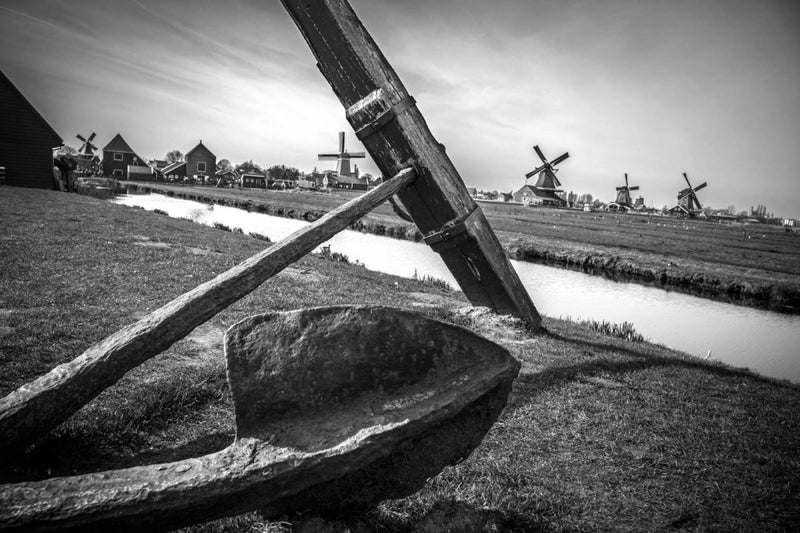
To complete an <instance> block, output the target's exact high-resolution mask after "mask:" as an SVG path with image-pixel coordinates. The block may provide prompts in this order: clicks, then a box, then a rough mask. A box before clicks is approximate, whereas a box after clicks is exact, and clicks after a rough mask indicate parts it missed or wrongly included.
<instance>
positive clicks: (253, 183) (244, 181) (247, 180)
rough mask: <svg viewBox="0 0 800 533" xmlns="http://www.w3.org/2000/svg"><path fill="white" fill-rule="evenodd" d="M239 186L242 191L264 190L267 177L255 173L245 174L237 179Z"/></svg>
mask: <svg viewBox="0 0 800 533" xmlns="http://www.w3.org/2000/svg"><path fill="white" fill-rule="evenodd" d="M239 185H240V186H241V187H242V188H243V189H266V188H267V176H265V175H264V174H260V173H256V172H245V173H244V174H242V175H241V177H240V178H239Z"/></svg>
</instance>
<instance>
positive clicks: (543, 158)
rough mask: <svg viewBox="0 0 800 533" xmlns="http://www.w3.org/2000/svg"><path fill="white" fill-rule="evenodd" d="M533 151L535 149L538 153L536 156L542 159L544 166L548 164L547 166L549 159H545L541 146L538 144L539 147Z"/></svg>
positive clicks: (536, 146) (535, 147)
mask: <svg viewBox="0 0 800 533" xmlns="http://www.w3.org/2000/svg"><path fill="white" fill-rule="evenodd" d="M533 149H534V151H535V152H536V154H537V155H538V156H539V159H541V160H542V163H544V164H545V165H546V164H547V159H545V157H544V154H543V153H542V151H541V150H539V145H538V144H537V145H535V146H534V147H533Z"/></svg>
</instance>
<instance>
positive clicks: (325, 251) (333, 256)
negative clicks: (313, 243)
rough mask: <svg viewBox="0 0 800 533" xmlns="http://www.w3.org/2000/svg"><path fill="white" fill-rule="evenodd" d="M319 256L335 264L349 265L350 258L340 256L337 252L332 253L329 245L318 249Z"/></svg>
mask: <svg viewBox="0 0 800 533" xmlns="http://www.w3.org/2000/svg"><path fill="white" fill-rule="evenodd" d="M319 255H321V256H322V257H324V258H325V259H328V260H330V261H333V262H335V263H349V262H350V258H349V257H347V256H346V255H344V254H340V253H339V252H332V251H331V245H330V244H326V245H325V246H323V247H322V248H320V249H319Z"/></svg>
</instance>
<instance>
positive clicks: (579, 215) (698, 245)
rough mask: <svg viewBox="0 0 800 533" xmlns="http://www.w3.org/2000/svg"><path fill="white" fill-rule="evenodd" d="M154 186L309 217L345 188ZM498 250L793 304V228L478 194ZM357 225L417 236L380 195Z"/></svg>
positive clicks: (710, 293)
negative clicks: (531, 203) (553, 205)
mask: <svg viewBox="0 0 800 533" xmlns="http://www.w3.org/2000/svg"><path fill="white" fill-rule="evenodd" d="M143 187H148V188H154V189H156V190H161V191H164V192H168V193H172V194H175V195H181V196H185V197H190V198H195V199H198V200H203V199H210V200H212V201H223V202H225V203H227V204H228V205H237V206H240V207H244V208H247V209H252V210H261V211H264V212H266V213H269V214H274V215H278V216H289V217H293V218H312V219H313V218H316V217H319V216H320V215H321V213H323V212H326V211H329V210H331V209H333V208H335V207H337V206H338V205H341V204H342V203H343V202H345V201H347V200H348V199H350V198H352V197H353V193H348V192H345V191H341V192H334V193H315V192H300V191H291V192H280V191H265V190H256V189H247V190H239V189H214V188H209V187H182V186H177V185H163V184H143ZM480 205H481V208H482V209H483V211H484V212H485V213H486V216H487V218H488V219H489V221H490V223H491V225H492V228H493V229H494V230H495V232H496V233H497V235H498V237H499V239H500V242H501V243H502V245H503V247H504V248H505V249H506V251H507V253H508V254H509V255H510V256H511V257H513V258H516V259H520V260H524V261H531V262H537V263H545V264H551V265H554V266H560V267H566V268H573V269H579V270H582V271H585V272H587V273H592V274H599V275H604V276H607V277H611V278H614V279H620V280H629V281H634V282H639V283H644V284H649V285H655V286H662V287H665V288H669V289H670V290H678V291H682V292H687V293H691V294H695V295H698V296H702V297H709V298H715V299H721V300H725V301H731V302H734V303H741V304H744V305H752V306H756V307H768V308H771V309H775V310H778V311H784V312H800V232H794V231H788V232H787V231H785V230H784V229H783V228H779V227H775V226H765V225H751V226H744V225H731V224H720V223H718V222H712V221H703V220H679V219H675V218H671V217H659V216H652V217H651V216H642V215H636V214H616V213H584V212H582V211H576V210H566V209H549V208H531V207H524V206H520V205H515V204H504V203H497V202H481V204H480ZM358 229H361V230H362V231H367V232H370V233H377V234H379V235H387V236H391V237H399V238H406V239H416V240H419V239H420V238H421V235H419V232H417V231H416V229H415V228H414V226H413V225H412V224H411V223H408V222H405V221H403V220H402V219H401V218H400V217H398V216H397V215H396V214H395V213H394V212H393V211H392V209H391V207H390V206H389V205H388V204H384V205H382V206H380V207H379V208H378V209H376V210H375V211H374V212H372V213H370V214H369V215H368V216H367V217H366V218H365V219H364V222H363V223H362V224H360V225H359V227H358Z"/></svg>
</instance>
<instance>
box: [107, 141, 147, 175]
mask: <svg viewBox="0 0 800 533" xmlns="http://www.w3.org/2000/svg"><path fill="white" fill-rule="evenodd" d="M141 167H144V168H141ZM103 176H105V177H107V178H117V179H121V180H129V179H137V180H138V179H143V178H148V177H150V178H148V179H152V176H153V170H152V169H151V168H150V167H149V166H148V165H147V162H146V160H145V159H143V158H141V157H139V156H138V155H137V154H136V152H134V151H133V148H131V147H130V145H129V144H128V143H127V142H125V139H123V138H122V135H120V134H119V133H117V134H116V135H115V136H114V138H113V139H111V141H110V142H109V143H108V144H107V145H105V147H104V148H103Z"/></svg>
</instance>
